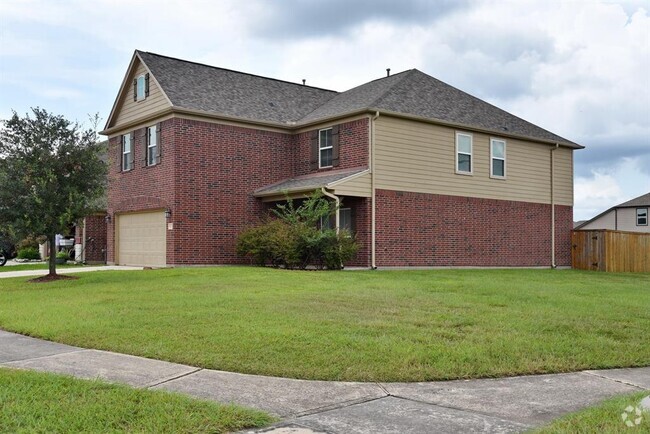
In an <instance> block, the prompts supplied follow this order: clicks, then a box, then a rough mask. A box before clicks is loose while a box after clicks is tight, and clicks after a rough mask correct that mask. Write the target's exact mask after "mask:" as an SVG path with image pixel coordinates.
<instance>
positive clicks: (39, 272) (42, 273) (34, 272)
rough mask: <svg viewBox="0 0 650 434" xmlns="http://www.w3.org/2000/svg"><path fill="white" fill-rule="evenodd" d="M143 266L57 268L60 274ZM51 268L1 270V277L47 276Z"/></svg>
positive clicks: (137, 268)
mask: <svg viewBox="0 0 650 434" xmlns="http://www.w3.org/2000/svg"><path fill="white" fill-rule="evenodd" d="M142 269H143V267H127V266H125V265H106V266H104V265H102V266H100V267H87V266H86V267H70V268H57V269H56V272H57V273H58V274H70V273H86V272H88V271H110V270H121V271H124V270H142ZM47 273H49V270H47V269H44V270H22V271H2V272H0V279H8V278H10V277H27V276H45V275H46V274H47Z"/></svg>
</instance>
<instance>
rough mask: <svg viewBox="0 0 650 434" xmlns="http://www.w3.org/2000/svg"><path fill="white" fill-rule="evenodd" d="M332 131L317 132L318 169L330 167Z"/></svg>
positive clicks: (329, 129) (328, 129)
mask: <svg viewBox="0 0 650 434" xmlns="http://www.w3.org/2000/svg"><path fill="white" fill-rule="evenodd" d="M333 150H334V148H333V146H332V129H331V128H327V129H324V130H319V131H318V167H319V168H322V167H332V156H333Z"/></svg>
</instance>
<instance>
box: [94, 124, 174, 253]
mask: <svg viewBox="0 0 650 434" xmlns="http://www.w3.org/2000/svg"><path fill="white" fill-rule="evenodd" d="M152 125H154V124H153V123H152ZM173 128H174V126H173V120H172V119H170V120H167V121H164V122H162V123H161V133H160V135H161V140H160V141H161V143H160V147H161V148H160V149H161V158H160V163H159V164H157V165H155V166H146V165H145V157H146V140H145V138H144V136H143V134H144V128H140V129H138V130H135V143H134V146H133V152H134V155H133V170H130V171H128V172H122V171H121V156H122V146H121V136H118V137H112V138H111V139H110V140H109V170H108V182H109V188H108V213H109V215H110V216H111V221H110V222H109V224H108V226H107V261H108V262H109V263H113V262H114V261H115V253H114V247H115V240H114V235H115V221H116V219H115V215H114V214H115V213H122V212H131V211H146V210H155V209H172V210H173V207H174V194H175V189H174V173H175V170H176V167H175V164H174V160H175V157H174V154H175V143H174V142H175V134H174V129H173ZM172 232H173V231H169V232H168V233H167V239H168V242H167V262H168V263H170V264H171V263H174V262H173V261H174V251H173V249H172V248H171V247H172V246H173V242H169V241H170V239H171V240H172V241H173V240H174V236H175V234H173V233H172Z"/></svg>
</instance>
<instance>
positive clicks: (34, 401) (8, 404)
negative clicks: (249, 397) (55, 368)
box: [0, 369, 273, 433]
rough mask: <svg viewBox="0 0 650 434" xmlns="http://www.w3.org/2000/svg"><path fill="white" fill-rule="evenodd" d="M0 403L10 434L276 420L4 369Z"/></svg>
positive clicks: (224, 426)
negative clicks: (17, 433)
mask: <svg viewBox="0 0 650 434" xmlns="http://www.w3.org/2000/svg"><path fill="white" fill-rule="evenodd" d="M0 403H1V405H0V431H2V432H7V433H9V432H12V433H16V432H25V433H26V432H29V433H51V432H57V433H82V432H83V433H93V432H102V433H106V432H138V433H160V432H173V433H224V432H231V431H236V430H241V429H244V428H248V427H259V426H263V425H267V424H269V423H271V422H272V421H273V419H272V418H271V417H270V416H268V415H266V414H264V413H262V412H259V411H254V410H246V409H243V408H241V407H236V406H234V405H220V404H216V403H212V402H206V401H199V400H195V399H191V398H187V397H185V396H181V395H178V394H172V393H166V392H161V391H151V390H142V389H132V388H130V387H127V386H121V385H112V384H107V383H104V382H100V381H87V380H77V379H74V378H71V377H64V376H60V375H53V374H44V373H37V372H28V371H14V370H10V369H0Z"/></svg>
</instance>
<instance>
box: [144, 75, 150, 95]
mask: <svg viewBox="0 0 650 434" xmlns="http://www.w3.org/2000/svg"><path fill="white" fill-rule="evenodd" d="M144 96H145V98H146V97H148V96H149V73H148V72H147V73H146V74H145V75H144Z"/></svg>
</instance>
